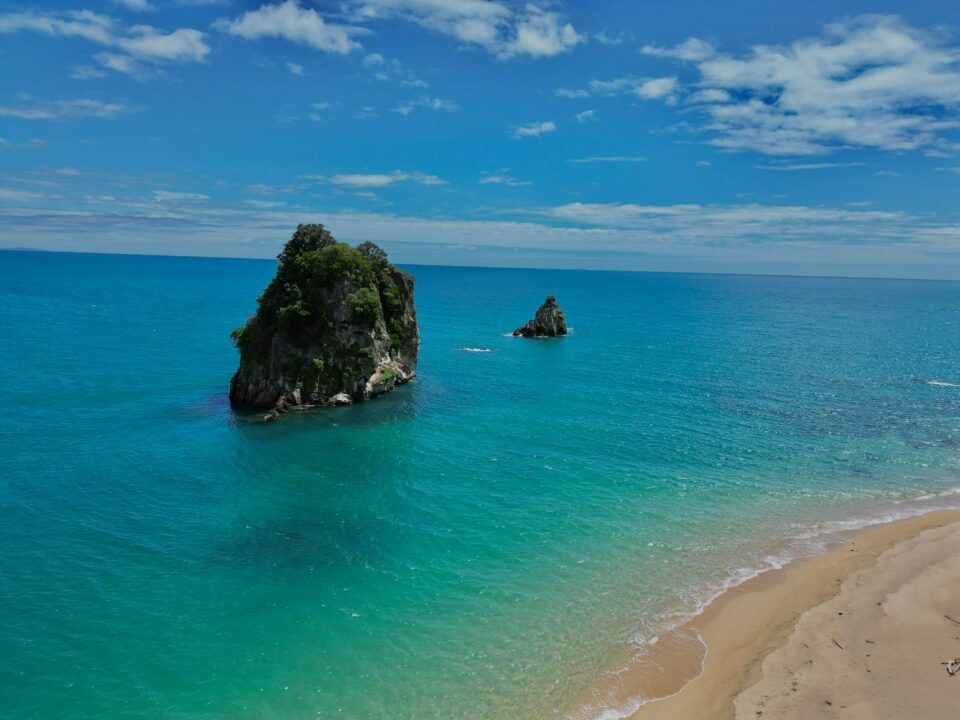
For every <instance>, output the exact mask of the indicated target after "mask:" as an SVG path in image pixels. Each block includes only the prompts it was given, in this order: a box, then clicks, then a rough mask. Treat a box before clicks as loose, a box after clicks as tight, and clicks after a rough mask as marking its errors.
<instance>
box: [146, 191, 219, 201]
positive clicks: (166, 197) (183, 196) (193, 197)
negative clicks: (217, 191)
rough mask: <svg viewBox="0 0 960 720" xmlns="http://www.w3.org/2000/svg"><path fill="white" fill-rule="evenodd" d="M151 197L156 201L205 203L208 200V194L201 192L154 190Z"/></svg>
mask: <svg viewBox="0 0 960 720" xmlns="http://www.w3.org/2000/svg"><path fill="white" fill-rule="evenodd" d="M153 199H154V200H156V201H157V202H183V203H205V202H208V201H209V200H210V196H209V195H203V194H202V193H192V192H173V191H169V190H154V191H153Z"/></svg>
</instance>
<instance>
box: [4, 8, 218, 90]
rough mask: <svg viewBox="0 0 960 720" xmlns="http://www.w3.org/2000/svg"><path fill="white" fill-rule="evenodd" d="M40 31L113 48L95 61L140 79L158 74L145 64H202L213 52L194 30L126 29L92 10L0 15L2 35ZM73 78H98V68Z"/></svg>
mask: <svg viewBox="0 0 960 720" xmlns="http://www.w3.org/2000/svg"><path fill="white" fill-rule="evenodd" d="M23 31H31V32H39V33H43V34H45V35H51V36H54V37H79V38H83V39H85V40H88V41H90V42H93V43H96V44H97V45H102V46H104V47H108V48H111V49H113V52H101V53H98V54H97V55H96V56H95V59H96V60H97V61H98V62H99V63H100V64H101V65H102V66H104V67H106V68H108V69H111V70H116V71H118V72H122V73H127V74H129V75H134V76H138V77H147V76H149V75H151V74H154V73H155V71H154V70H153V69H151V68H148V67H145V66H144V65H143V64H142V63H144V62H146V63H151V64H160V63H165V62H176V63H197V62H203V61H204V60H205V59H206V57H207V55H208V54H209V52H210V48H209V46H208V45H207V43H206V40H205V38H206V35H205V34H204V33H202V32H200V31H199V30H193V29H191V28H177V29H176V30H172V31H170V32H164V31H162V30H158V29H156V28H154V27H151V26H149V25H133V26H131V27H123V26H122V25H120V24H119V23H118V22H117V21H116V20H114V19H113V18H111V17H108V16H106V15H98V14H97V13H93V12H90V11H89V10H80V11H67V12H62V13H46V14H38V13H7V14H0V34H4V33H14V32H23ZM71 76H72V77H74V78H78V79H89V78H93V77H97V75H96V70H95V68H91V67H89V66H80V67H78V68H74V69H73V71H72V73H71Z"/></svg>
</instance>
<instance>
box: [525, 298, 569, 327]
mask: <svg viewBox="0 0 960 720" xmlns="http://www.w3.org/2000/svg"><path fill="white" fill-rule="evenodd" d="M513 334H514V335H515V336H520V335H522V336H523V337H557V336H558V335H566V334H567V320H566V318H565V317H564V316H563V310H561V309H560V306H559V305H557V299H556V298H555V297H554V296H553V295H547V299H546V300H545V301H544V303H543V305H541V306H540V308H539V309H538V310H537V314H536V315H534V317H533V320H530V321H529V322H528V323H527V324H526V325H523V326H522V327H518V328H517V329H516V330H514V331H513Z"/></svg>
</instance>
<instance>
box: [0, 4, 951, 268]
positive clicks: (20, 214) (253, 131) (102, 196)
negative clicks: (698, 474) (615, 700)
mask: <svg viewBox="0 0 960 720" xmlns="http://www.w3.org/2000/svg"><path fill="white" fill-rule="evenodd" d="M958 200H960V7H958V6H957V4H956V0H924V2H906V1H905V0H898V1H897V2H893V1H891V0H871V1H870V2H861V1H859V0H850V1H847V2H843V1H841V2H837V0H832V1H831V2H825V1H822V0H805V1H804V2H769V0H749V1H748V0H724V2H719V1H717V0H712V1H707V0H642V1H638V2H632V3H625V2H608V1H606V0H592V1H590V2H587V1H584V0H578V1H574V0H565V1H561V0H544V1H543V2H508V1H507V0H339V1H331V2H317V1H311V0H282V1H281V0H277V1H276V2H272V1H271V2H266V3H263V2H246V1H244V0H91V1H90V2H85V1H84V0H78V2H75V3H65V2H55V1H54V2H50V1H46V2H43V3H40V2H32V3H30V2H26V3H24V2H0V247H27V248H37V249H47V250H68V251H84V252H123V253H144V254H164V255H199V256H227V257H256V258H269V257H274V256H276V254H277V253H278V251H279V249H280V248H281V247H282V244H283V242H284V241H285V240H286V239H288V238H289V236H290V234H291V233H292V231H293V228H294V227H295V226H296V225H297V224H298V223H301V222H322V223H323V224H325V225H326V226H327V227H328V228H329V229H330V230H331V231H332V232H333V233H334V235H335V236H336V237H337V238H338V239H339V240H343V241H347V242H351V243H356V242H360V241H363V240H371V241H373V242H376V243H378V244H380V245H382V246H383V247H384V248H385V249H386V250H387V251H388V252H389V253H390V257H391V259H392V260H394V261H395V262H400V263H425V264H441V265H482V266H514V267H548V268H575V269H616V270H654V271H693V272H747V273H782V274H814V275H845V276H882V277H916V278H944V279H960V203H958ZM0 262H2V257H0Z"/></svg>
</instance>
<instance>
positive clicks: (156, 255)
mask: <svg viewBox="0 0 960 720" xmlns="http://www.w3.org/2000/svg"><path fill="white" fill-rule="evenodd" d="M0 252H10V253H38V254H48V255H114V256H118V257H147V258H173V259H183V260H237V261H241V262H276V258H256V257H235V256H230V255H177V254H164V253H138V252H109V251H103V250H47V249H45V248H33V247H20V246H13V247H2V246H0ZM393 264H394V265H400V266H407V267H434V268H472V269H477V270H528V271H529V270H534V271H549V272H593V273H620V274H646V275H720V276H725V277H769V278H809V279H811V280H815V279H821V280H898V281H903V282H939V283H960V278H931V277H902V276H897V275H823V274H804V273H763V272H723V271H716V270H714V271H710V270H607V269H600V268H552V267H528V266H524V265H448V264H445V263H422V262H421V263H404V262H400V263H393Z"/></svg>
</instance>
